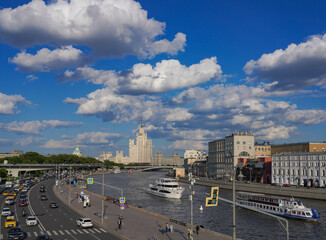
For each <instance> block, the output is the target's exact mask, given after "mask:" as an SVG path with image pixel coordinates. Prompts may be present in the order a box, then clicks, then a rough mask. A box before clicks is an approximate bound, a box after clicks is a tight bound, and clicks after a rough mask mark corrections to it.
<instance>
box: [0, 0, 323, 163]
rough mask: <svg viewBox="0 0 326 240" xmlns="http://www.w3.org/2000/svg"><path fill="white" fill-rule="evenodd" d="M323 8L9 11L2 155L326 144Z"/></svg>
mask: <svg viewBox="0 0 326 240" xmlns="http://www.w3.org/2000/svg"><path fill="white" fill-rule="evenodd" d="M325 11H326V2H325V1H313V3H312V2H311V1H284V0H283V1H253V0H251V1H249V0H248V1H240V0H239V1H235V0H228V1H226V0H225V1H218V0H216V1H208V0H207V1H203V0H201V1H189V0H180V1H169V0H167V1H153V0H148V1H147V0H146V1H139V2H136V1H131V0H119V1H113V0H71V1H64V0H61V1H54V0H52V1H42V0H33V1H23V0H3V1H1V2H0V53H1V54H0V79H1V81H0V118H1V121H0V134H1V135H0V152H11V151H12V149H13V148H15V149H21V150H23V151H24V152H27V151H36V152H39V153H41V154H48V153H49V154H58V153H71V152H72V151H73V149H74V148H75V146H76V145H78V146H80V148H81V150H82V152H83V153H84V154H85V155H88V156H93V157H96V156H98V155H99V153H100V152H101V151H111V152H113V154H115V152H116V151H117V150H123V151H124V155H127V154H128V139H130V138H131V139H133V138H134V137H135V133H136V131H137V128H138V127H139V125H140V119H141V117H142V118H143V122H144V127H145V128H146V131H147V133H148V137H149V138H151V139H152V140H153V146H154V151H162V152H163V153H164V155H165V156H168V155H170V153H175V152H176V153H180V154H181V155H183V153H184V150H185V149H201V150H207V142H208V141H212V140H216V139H220V138H224V137H225V136H226V135H229V134H231V133H232V132H234V131H252V132H253V133H254V134H255V138H256V141H259V142H263V141H269V142H271V143H285V142H304V141H314V142H319V141H325V140H326V139H325V132H326V131H325V130H326V124H325V120H326V110H325V103H326V101H325V100H326V94H325V92H326V91H325V89H326V34H325V30H326V18H325V16H324V13H325Z"/></svg>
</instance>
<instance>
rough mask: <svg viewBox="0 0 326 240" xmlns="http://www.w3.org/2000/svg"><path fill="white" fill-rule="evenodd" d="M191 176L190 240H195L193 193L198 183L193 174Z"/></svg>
mask: <svg viewBox="0 0 326 240" xmlns="http://www.w3.org/2000/svg"><path fill="white" fill-rule="evenodd" d="M188 176H189V181H190V186H189V189H190V195H189V200H190V229H191V230H190V239H193V228H194V216H193V214H194V205H193V195H194V191H193V186H194V184H195V182H196V180H195V179H193V175H192V173H189V174H188Z"/></svg>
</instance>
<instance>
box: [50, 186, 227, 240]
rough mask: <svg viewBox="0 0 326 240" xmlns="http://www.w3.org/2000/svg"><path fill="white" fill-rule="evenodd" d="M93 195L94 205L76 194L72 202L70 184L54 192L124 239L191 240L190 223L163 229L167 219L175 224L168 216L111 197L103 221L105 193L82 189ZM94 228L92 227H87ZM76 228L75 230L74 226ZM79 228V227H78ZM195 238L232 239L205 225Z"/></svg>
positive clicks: (65, 201) (75, 208)
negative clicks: (121, 203)
mask: <svg viewBox="0 0 326 240" xmlns="http://www.w3.org/2000/svg"><path fill="white" fill-rule="evenodd" d="M80 191H81V189H78V188H76V187H72V188H71V192H72V193H73V194H71V195H72V196H76V194H77V193H79V192H80ZM82 191H84V192H85V194H88V195H89V197H90V202H91V206H90V207H86V208H84V207H83V204H82V203H80V202H79V201H78V199H77V198H76V197H74V199H72V201H71V203H70V204H69V199H68V196H69V185H65V186H63V187H62V188H60V194H58V193H57V191H56V189H55V187H54V193H55V194H56V195H57V197H58V198H59V199H61V200H62V201H63V202H64V203H65V204H67V205H69V206H70V207H71V208H72V209H74V210H75V211H77V212H79V213H80V215H81V216H84V217H89V218H91V219H92V221H93V222H95V223H97V225H99V226H101V229H104V230H106V231H108V232H110V233H111V234H113V235H115V236H117V237H119V238H120V239H130V240H164V239H166V240H168V239H169V240H187V239H188V237H187V230H188V228H189V226H187V227H186V226H182V225H179V224H177V223H173V232H168V233H166V232H165V231H164V232H163V231H162V230H163V229H162V225H164V226H165V225H166V223H168V224H171V222H170V219H169V218H168V217H165V216H162V215H159V214H156V213H152V212H149V211H146V210H144V209H141V208H137V207H133V206H128V208H126V209H124V210H121V209H120V207H119V206H117V205H116V204H114V203H111V202H109V201H104V221H103V223H102V215H101V212H102V197H101V196H99V195H97V194H93V193H91V192H89V191H87V190H84V189H83V190H82ZM119 216H121V217H122V225H121V230H119V226H118V219H119ZM87 230H90V229H87ZM71 231H72V230H71ZM75 231H76V230H75ZM193 239H194V240H197V239H198V240H213V239H214V240H217V239H221V240H224V239H225V240H226V239H228V240H229V239H231V237H230V236H227V235H224V234H221V233H217V232H213V231H210V230H208V229H203V228H201V229H200V231H199V234H198V235H197V234H194V238H193Z"/></svg>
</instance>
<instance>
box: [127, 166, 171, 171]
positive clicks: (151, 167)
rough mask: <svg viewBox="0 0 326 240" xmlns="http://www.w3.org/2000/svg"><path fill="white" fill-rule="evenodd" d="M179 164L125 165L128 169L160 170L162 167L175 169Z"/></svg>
mask: <svg viewBox="0 0 326 240" xmlns="http://www.w3.org/2000/svg"><path fill="white" fill-rule="evenodd" d="M176 167H177V166H125V167H124V169H126V170H142V171H143V172H145V171H158V170H161V169H173V168H176Z"/></svg>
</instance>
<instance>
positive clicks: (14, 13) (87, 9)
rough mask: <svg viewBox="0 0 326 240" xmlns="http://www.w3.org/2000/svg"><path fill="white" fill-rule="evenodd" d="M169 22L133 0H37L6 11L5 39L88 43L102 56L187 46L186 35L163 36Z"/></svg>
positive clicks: (0, 21) (26, 43) (0, 20)
mask: <svg viewBox="0 0 326 240" xmlns="http://www.w3.org/2000/svg"><path fill="white" fill-rule="evenodd" d="M164 30H165V23H164V22H159V21H156V20H155V19H153V18H150V19H149V18H148V16H147V11H145V10H144V9H142V7H141V5H140V4H139V3H138V2H135V1H133V0H119V1H116V0H70V1H68V0H58V1H48V3H46V2H45V1H42V0H32V1H30V2H29V3H26V4H24V5H21V6H18V7H17V8H14V9H11V8H4V9H2V10H0V41H2V42H5V43H9V44H12V45H14V46H18V47H30V46H34V45H42V44H50V45H53V46H65V45H71V44H72V45H74V46H77V45H78V46H88V47H90V48H91V49H93V50H94V52H95V54H96V55H98V56H111V57H112V56H118V57H121V56H124V55H130V54H132V55H137V56H139V57H141V58H146V57H152V56H154V55H156V54H158V53H161V52H166V53H169V54H177V53H178V51H183V49H184V46H185V41H186V37H185V35H184V34H182V33H177V34H176V37H175V39H174V40H172V41H171V42H170V41H168V40H166V39H161V40H159V39H158V38H159V37H160V36H162V35H163V34H164Z"/></svg>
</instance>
